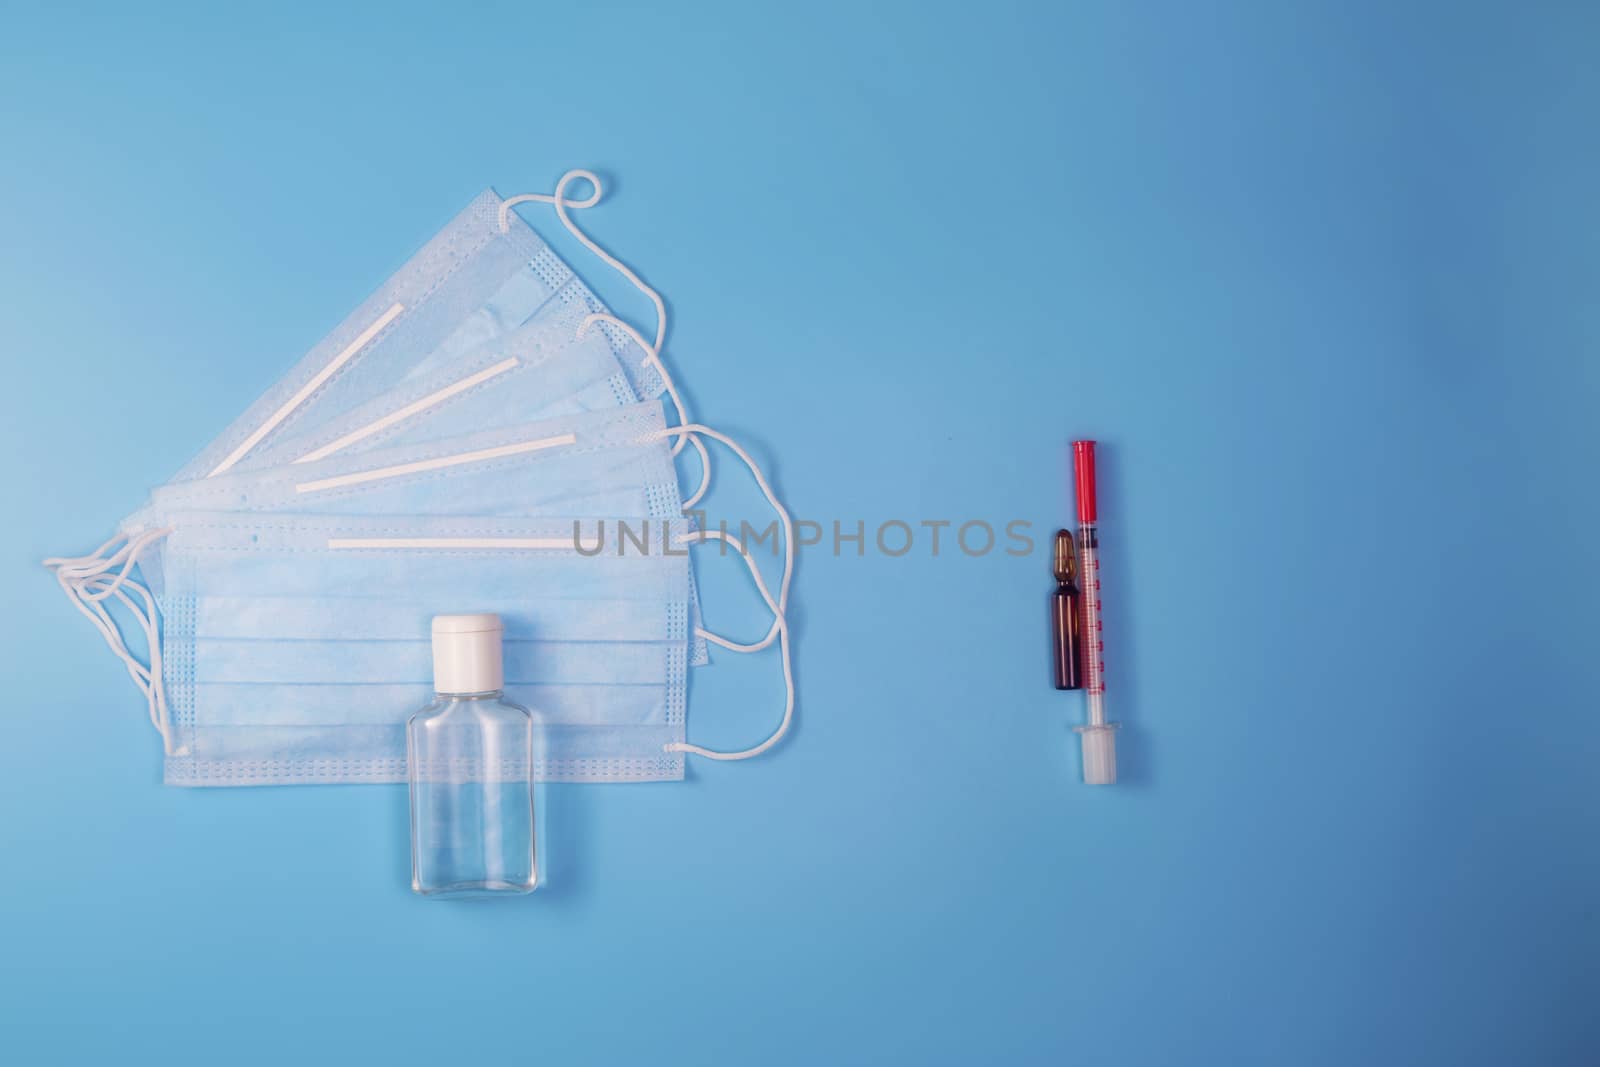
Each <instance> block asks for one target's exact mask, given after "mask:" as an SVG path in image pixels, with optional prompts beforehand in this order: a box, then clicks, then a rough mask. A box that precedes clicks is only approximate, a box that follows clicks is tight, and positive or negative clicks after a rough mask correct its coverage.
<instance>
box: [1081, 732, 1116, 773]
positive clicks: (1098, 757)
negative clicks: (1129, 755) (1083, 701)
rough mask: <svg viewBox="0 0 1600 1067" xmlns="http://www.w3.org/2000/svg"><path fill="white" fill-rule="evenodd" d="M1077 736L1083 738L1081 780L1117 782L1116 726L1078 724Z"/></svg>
mask: <svg viewBox="0 0 1600 1067" xmlns="http://www.w3.org/2000/svg"><path fill="white" fill-rule="evenodd" d="M1077 731H1078V736H1079V737H1080V738H1081V739H1082V740H1083V781H1084V784H1086V785H1115V784H1116V783H1117V728H1116V725H1115V724H1112V723H1107V724H1106V725H1104V726H1079V727H1077Z"/></svg>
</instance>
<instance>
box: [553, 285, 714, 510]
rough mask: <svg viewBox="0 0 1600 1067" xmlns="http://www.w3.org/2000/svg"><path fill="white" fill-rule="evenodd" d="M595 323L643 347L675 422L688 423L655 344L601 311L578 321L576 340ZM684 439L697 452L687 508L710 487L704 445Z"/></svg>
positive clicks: (697, 501)
mask: <svg viewBox="0 0 1600 1067" xmlns="http://www.w3.org/2000/svg"><path fill="white" fill-rule="evenodd" d="M597 322H609V323H611V324H612V325H614V326H616V327H617V328H618V329H619V330H621V331H622V332H624V333H626V334H627V335H628V336H629V337H630V338H631V339H632V340H633V343H634V344H636V345H638V346H639V347H640V348H642V349H644V352H645V356H644V361H645V363H646V364H650V365H654V367H655V369H656V373H657V374H659V375H661V383H662V384H663V385H665V386H666V387H667V396H668V397H669V398H670V399H671V400H672V406H673V408H674V409H675V410H676V411H677V412H678V422H680V423H687V422H688V421H689V413H688V411H687V410H686V409H685V408H684V405H683V394H681V393H679V392H678V383H677V382H676V381H674V380H673V378H672V373H671V372H670V371H668V370H667V365H666V364H665V363H663V362H661V353H660V352H658V351H656V349H655V346H653V345H651V344H650V343H649V342H648V341H646V340H645V339H644V335H643V334H641V333H640V332H639V331H638V330H637V329H636V328H634V326H633V325H632V324H631V323H626V322H623V321H622V320H621V319H619V318H617V317H616V316H615V315H607V314H605V313H604V312H596V313H595V314H593V315H589V316H587V317H586V318H585V319H584V320H583V321H582V322H580V323H578V332H577V335H576V336H577V339H578V340H580V341H581V340H583V339H584V337H585V336H586V335H587V334H588V332H589V330H590V328H591V327H593V326H594V324H595V323H597ZM685 440H686V441H688V442H689V443H690V444H692V445H694V448H695V451H696V452H698V453H700V488H698V489H696V490H695V491H694V495H693V496H691V497H690V498H689V499H688V500H685V501H684V502H683V510H684V511H688V510H689V509H690V508H692V507H694V506H695V505H696V504H698V503H700V498H701V497H703V496H705V495H706V490H707V489H710V488H711V457H710V456H709V455H708V454H707V453H706V446H705V444H704V442H702V441H701V440H700V438H698V437H695V436H693V435H689V436H688V437H685V438H682V439H681V440H680V441H679V442H678V443H679V444H680V445H681V444H682V443H683V441H685ZM678 451H679V449H676V448H675V449H673V452H672V454H673V455H677V454H678Z"/></svg>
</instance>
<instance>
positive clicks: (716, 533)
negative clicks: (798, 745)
mask: <svg viewBox="0 0 1600 1067" xmlns="http://www.w3.org/2000/svg"><path fill="white" fill-rule="evenodd" d="M712 538H715V539H716V540H718V541H723V542H726V543H727V544H730V545H732V546H733V547H734V548H736V549H738V551H739V555H740V556H741V557H743V559H744V562H745V566H746V567H748V568H749V570H750V577H751V578H752V579H753V580H754V581H755V583H756V591H757V592H759V593H760V594H761V599H762V600H764V601H765V602H766V605H767V607H768V608H769V609H770V610H771V611H772V613H773V618H774V622H773V625H774V626H775V627H776V628H777V631H778V651H779V655H780V657H781V658H782V661H783V690H784V698H783V721H781V722H780V723H778V728H777V729H776V730H774V731H772V734H771V736H769V737H768V738H767V739H766V740H765V741H763V742H761V743H760V744H759V745H756V746H754V747H752V748H746V749H742V750H740V751H738V752H719V751H718V750H716V749H714V748H705V747H702V746H700V745H692V744H690V743H689V742H687V741H672V742H669V743H668V744H666V745H663V746H662V748H664V749H665V750H666V751H668V752H688V753H691V754H693V755H696V756H704V757H706V758H707V759H714V760H741V759H749V758H750V757H751V756H759V755H761V753H763V752H765V751H766V750H767V749H769V748H771V747H772V746H773V745H775V744H777V743H778V742H779V741H780V740H782V738H783V735H784V734H786V733H788V732H789V724H790V723H791V722H792V721H794V666H793V663H792V662H791V659H790V655H789V620H788V619H787V618H785V617H784V615H783V612H782V611H781V610H780V609H779V607H778V604H777V602H776V601H774V600H773V599H772V594H771V593H770V592H768V590H767V583H766V580H765V579H764V578H762V577H761V568H760V567H757V566H756V561H755V559H754V557H752V556H751V555H750V552H749V550H748V549H746V548H745V546H744V543H743V542H742V541H740V540H739V539H738V538H737V537H732V536H730V535H728V534H726V533H723V532H722V531H721V530H696V531H694V532H692V533H687V534H684V535H683V536H681V537H679V538H678V540H679V541H702V542H703V541H706V540H709V539H712Z"/></svg>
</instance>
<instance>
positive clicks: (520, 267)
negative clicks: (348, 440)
mask: <svg viewBox="0 0 1600 1067" xmlns="http://www.w3.org/2000/svg"><path fill="white" fill-rule="evenodd" d="M500 204H501V200H500V198H499V197H498V196H496V195H495V194H494V192H493V191H485V192H483V193H482V194H480V195H479V196H478V197H477V198H476V199H475V200H473V202H472V203H471V204H469V205H468V206H467V209H466V210H465V211H463V212H462V213H461V214H459V215H457V216H456V217H455V219H453V220H452V221H451V222H450V223H449V224H448V225H447V226H445V228H444V229H443V230H441V231H440V232H439V233H438V234H437V235H436V236H435V237H434V238H433V239H432V240H430V241H429V242H428V243H427V244H426V245H424V246H423V248H422V250H421V251H419V252H418V253H417V254H416V255H414V256H413V257H412V258H411V259H410V261H409V262H407V263H406V265H405V266H404V267H402V268H401V269H400V270H399V271H397V272H395V274H394V275H393V276H392V277H390V278H389V280H388V281H386V282H385V283H384V284H383V285H381V286H380V287H379V288H378V290H377V292H375V293H373V294H372V296H370V297H368V298H367V300H366V301H364V302H363V303H362V304H361V306H360V307H358V308H357V309H356V310H355V311H354V312H353V313H351V315H350V316H349V317H348V318H346V319H345V321H344V322H342V323H340V324H339V325H338V326H337V327H335V328H334V329H333V331H332V332H330V333H329V334H328V335H327V336H326V337H324V338H323V339H322V340H321V341H319V342H318V343H317V344H316V345H314V346H313V347H312V349H311V350H310V351H309V352H307V353H306V355H305V356H304V357H303V358H302V359H301V360H300V362H299V363H297V364H296V365H295V367H294V369H293V370H291V371H290V372H289V373H288V374H287V375H285V376H284V377H283V379H281V380H280V381H279V382H278V383H277V384H276V385H274V386H272V388H270V389H268V390H267V392H266V393H264V394H263V395H262V396H261V397H260V398H258V399H257V400H256V402H255V403H253V404H251V405H250V407H248V408H247V409H245V412H244V414H242V415H240V416H239V417H238V418H237V419H235V420H234V421H233V423H232V424H231V425H230V426H229V427H228V428H227V429H226V430H225V431H223V433H222V435H221V436H220V437H218V438H217V439H216V440H215V441H213V442H212V443H211V444H210V445H208V446H207V447H206V448H205V449H204V450H203V451H201V453H200V454H199V455H197V456H196V457H195V458H194V459H192V460H190V462H189V463H188V464H186V465H185V466H184V468H183V469H182V470H181V471H180V472H179V473H178V475H177V476H176V478H175V479H174V480H175V481H188V480H192V479H196V478H209V477H213V476H216V475H219V474H224V473H226V472H228V471H230V470H232V469H234V468H235V467H237V466H238V465H239V464H240V463H241V462H242V461H244V460H245V459H246V458H247V457H249V456H250V455H251V454H252V453H253V452H255V451H257V450H258V449H260V448H261V447H262V445H264V444H269V443H271V442H272V441H273V440H274V439H276V438H277V437H279V436H282V435H287V434H292V433H295V432H297V431H299V430H300V429H302V428H309V427H312V426H315V425H317V424H318V423H319V422H321V421H323V420H324V419H326V418H330V417H332V416H334V415H337V414H339V413H340V412H342V411H345V410H347V409H348V408H350V407H353V406H355V405H356V404H357V403H359V402H360V401H362V400H365V399H367V398H368V397H370V396H374V395H376V394H377V393H379V392H382V391H384V390H386V389H388V388H390V387H392V386H393V385H395V384H396V383H397V382H399V381H400V380H401V379H402V378H404V377H405V375H406V374H407V373H408V372H410V371H411V370H412V369H413V368H414V367H416V366H417V364H418V363H419V361H422V360H424V359H426V358H429V355H430V353H433V352H434V351H435V350H436V349H437V350H442V351H443V352H445V353H455V354H459V353H461V352H464V351H467V350H469V349H471V348H473V347H474V346H476V345H478V344H481V343H483V342H484V341H486V340H489V339H490V338H492V337H494V336H497V335H498V334H501V333H504V332H505V331H507V330H509V329H510V328H512V327H513V326H516V325H518V324H520V323H522V322H523V321H525V320H526V319H527V318H528V317H529V316H531V315H532V314H534V312H536V311H537V310H538V309H539V308H540V307H542V306H543V305H544V304H545V303H546V302H547V301H548V300H549V299H550V298H551V297H552V296H553V295H554V294H555V293H556V291H557V290H558V289H560V288H561V287H562V286H563V285H565V284H566V283H567V282H568V281H569V280H570V278H571V272H570V271H568V270H567V269H566V267H565V266H564V265H563V264H562V263H561V262H560V260H559V259H558V258H557V257H556V256H555V255H554V253H552V252H551V251H550V250H549V249H548V248H547V247H546V246H545V244H544V242H543V241H541V240H540V239H539V237H538V236H537V235H536V234H535V233H534V232H533V231H532V230H531V229H529V228H528V227H527V226H526V225H521V226H506V227H504V228H502V227H501V225H500V210H499V209H500Z"/></svg>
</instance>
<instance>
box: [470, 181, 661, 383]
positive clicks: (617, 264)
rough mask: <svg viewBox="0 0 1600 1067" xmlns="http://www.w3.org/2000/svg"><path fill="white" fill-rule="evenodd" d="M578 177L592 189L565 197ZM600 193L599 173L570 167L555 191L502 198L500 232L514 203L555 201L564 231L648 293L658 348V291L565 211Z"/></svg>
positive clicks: (591, 203)
mask: <svg viewBox="0 0 1600 1067" xmlns="http://www.w3.org/2000/svg"><path fill="white" fill-rule="evenodd" d="M579 178H582V179H583V180H584V181H586V182H588V183H589V184H590V185H591V186H593V187H594V192H592V193H590V194H589V197H588V199H586V200H568V199H567V196H566V188H567V185H568V184H569V183H571V182H574V181H576V180H577V179H579ZM600 194H601V188H600V177H599V175H597V174H595V173H594V171H590V170H569V171H567V172H566V173H565V174H563V175H562V176H561V180H560V181H558V182H556V191H555V193H554V194H550V195H546V194H544V193H523V194H522V195H520V196H513V197H512V198H511V199H509V200H507V201H505V202H503V203H502V204H501V205H500V232H502V233H504V232H505V231H506V230H508V229H510V228H511V219H510V211H511V209H512V207H514V206H515V205H517V204H526V203H530V202H537V203H540V204H553V205H555V209H556V218H558V219H560V220H561V225H563V226H565V227H566V228H567V232H568V233H570V234H572V236H574V237H576V238H577V239H578V241H579V242H580V243H581V244H582V245H583V247H585V248H587V249H588V250H589V251H591V252H593V253H594V254H595V255H596V256H598V257H599V258H600V260H601V261H602V262H603V263H605V264H606V265H607V266H608V267H610V268H611V269H612V270H614V271H616V272H617V273H618V274H620V275H622V276H623V277H624V278H626V279H628V281H630V282H632V283H633V287H634V288H635V289H637V290H639V291H640V292H641V293H643V294H644V295H645V296H647V297H649V298H650V303H652V304H654V305H655V309H656V343H655V344H654V345H653V346H650V347H653V348H655V350H656V351H658V352H659V351H661V345H662V342H664V341H665V340H666V339H667V304H666V301H664V300H662V299H661V294H660V293H658V292H656V291H655V290H654V289H652V288H650V286H648V285H646V284H645V282H644V279H642V278H640V277H639V276H638V275H637V274H635V273H634V272H633V269H632V268H631V267H629V266H628V265H627V264H626V263H624V262H622V260H620V259H618V258H617V257H616V256H613V255H612V254H611V253H610V252H607V251H606V250H605V249H604V248H601V247H600V246H599V245H598V244H597V243H595V241H594V239H593V238H591V237H590V236H589V235H588V234H586V233H584V232H583V231H582V230H581V229H579V228H578V224H577V223H576V222H573V221H572V216H570V215H568V214H567V208H569V207H577V208H588V207H594V206H595V205H596V204H598V203H599V202H600Z"/></svg>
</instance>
